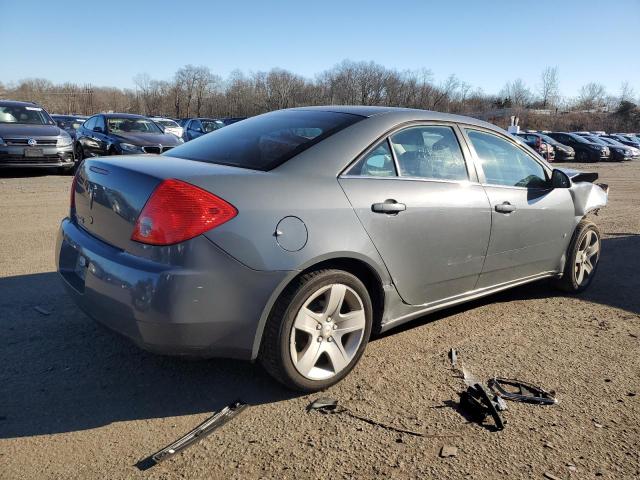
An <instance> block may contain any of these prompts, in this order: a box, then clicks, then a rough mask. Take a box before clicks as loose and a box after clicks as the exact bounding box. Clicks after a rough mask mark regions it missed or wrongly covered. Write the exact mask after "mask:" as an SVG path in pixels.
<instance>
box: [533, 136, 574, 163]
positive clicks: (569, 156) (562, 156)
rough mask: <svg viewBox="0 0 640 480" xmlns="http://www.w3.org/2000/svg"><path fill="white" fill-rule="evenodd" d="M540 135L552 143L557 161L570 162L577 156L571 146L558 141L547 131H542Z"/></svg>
mask: <svg viewBox="0 0 640 480" xmlns="http://www.w3.org/2000/svg"><path fill="white" fill-rule="evenodd" d="M540 136H541V137H542V140H544V141H545V142H547V143H548V144H550V145H551V146H552V147H553V149H554V150H555V153H556V157H555V161H562V162H570V161H572V160H573V159H574V158H575V156H576V152H575V150H574V149H573V148H571V147H570V146H568V145H564V144H562V143H560V142H558V141H557V140H556V139H554V138H551V137H550V136H549V135H547V134H546V133H540Z"/></svg>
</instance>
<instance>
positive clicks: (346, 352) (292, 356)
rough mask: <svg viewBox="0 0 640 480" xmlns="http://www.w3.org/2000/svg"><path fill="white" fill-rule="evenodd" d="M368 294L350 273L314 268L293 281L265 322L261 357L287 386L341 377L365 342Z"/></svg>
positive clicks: (305, 387) (314, 385)
mask: <svg viewBox="0 0 640 480" xmlns="http://www.w3.org/2000/svg"><path fill="white" fill-rule="evenodd" d="M372 318H373V311H372V305H371V299H370V297H369V293H368V291H367V288H366V287H365V286H364V284H363V283H362V282H361V281H360V280H359V279H358V278H357V277H355V276H354V275H352V274H350V273H347V272H344V271H341V270H318V271H315V272H311V273H308V274H305V275H302V276H301V277H299V278H298V279H296V280H295V281H294V282H293V283H292V285H290V286H289V287H288V288H287V289H286V290H285V292H284V293H283V294H282V295H281V297H280V298H279V299H278V301H277V302H276V305H275V306H274V309H273V311H272V312H271V315H270V316H269V319H268V320H267V324H266V326H265V331H264V336H263V339H262V346H261V350H260V361H261V363H262V365H263V366H264V368H265V369H266V370H267V371H268V372H269V373H270V374H271V375H272V376H273V377H275V378H276V379H277V380H278V381H280V382H281V383H283V384H284V385H285V386H287V387H289V388H291V389H294V390H300V391H304V392H315V391H318V390H323V389H325V388H327V387H329V386H331V385H333V384H335V383H337V382H339V381H340V380H342V379H343V378H344V377H345V376H346V375H347V374H348V373H349V372H350V371H351V370H352V369H353V367H355V365H356V363H358V361H359V360H360V357H361V356H362V354H363V352H364V349H365V347H366V345H367V343H368V341H369V335H370V333H371V324H372Z"/></svg>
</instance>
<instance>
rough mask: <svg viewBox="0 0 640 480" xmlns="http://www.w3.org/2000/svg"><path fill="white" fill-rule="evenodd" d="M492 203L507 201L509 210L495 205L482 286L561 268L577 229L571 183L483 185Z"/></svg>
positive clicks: (479, 283)
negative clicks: (499, 209) (534, 186)
mask: <svg viewBox="0 0 640 480" xmlns="http://www.w3.org/2000/svg"><path fill="white" fill-rule="evenodd" d="M485 190H486V191H487V195H488V196H489V200H490V201H491V205H498V204H501V203H503V202H509V203H511V205H513V206H515V207H516V210H515V211H514V212H513V213H509V214H505V213H499V212H497V211H496V210H495V208H494V209H493V210H492V217H493V219H492V228H491V242H490V243H489V249H488V251H487V259H486V261H485V265H484V268H483V271H482V275H481V276H480V280H479V281H478V288H484V287H489V286H491V285H495V284H498V283H502V282H505V281H511V280H516V279H518V278H523V277H527V276H530V275H535V274H538V273H540V272H544V271H552V270H559V269H560V268H561V258H562V255H563V254H564V252H565V250H566V248H567V245H568V244H569V241H570V240H571V235H572V233H573V228H574V226H575V224H574V215H573V210H574V207H573V201H572V199H571V194H570V193H569V189H567V188H556V189H546V190H543V189H526V188H518V187H514V188H509V187H498V186H485Z"/></svg>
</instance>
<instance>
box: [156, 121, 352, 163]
mask: <svg viewBox="0 0 640 480" xmlns="http://www.w3.org/2000/svg"><path fill="white" fill-rule="evenodd" d="M364 118H365V117H362V116H360V115H352V114H349V113H337V112H324V111H317V110H279V111H275V112H271V113H267V114H265V115H258V116H257V117H252V118H249V119H247V120H243V121H242V122H238V123H237V124H234V126H233V128H219V129H218V130H216V131H214V132H211V133H210V134H209V135H203V136H201V137H199V138H196V139H195V140H192V141H190V142H187V143H185V144H184V145H180V146H179V147H176V148H173V149H171V150H169V151H168V152H167V153H163V155H166V156H168V157H180V158H186V159H188V160H197V161H201V162H209V163H217V164H221V165H232V166H236V167H242V168H250V169H254V170H271V169H272V168H275V167H277V166H278V165H280V164H282V163H284V162H286V161H288V160H289V159H291V158H293V157H295V156H296V155H298V154H299V153H301V152H303V151H304V150H306V149H308V148H310V147H312V146H313V145H315V144H316V143H318V142H321V141H322V140H324V139H325V138H328V137H330V136H331V135H333V134H334V133H336V132H338V131H340V130H342V129H344V128H347V127H348V126H350V125H353V124H354V123H356V122H358V121H360V120H363V119H364Z"/></svg>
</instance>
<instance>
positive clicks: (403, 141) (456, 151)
mask: <svg viewBox="0 0 640 480" xmlns="http://www.w3.org/2000/svg"><path fill="white" fill-rule="evenodd" d="M339 182H340V185H341V186H342V188H343V190H344V191H345V193H346V195H347V197H348V198H349V201H350V202H351V204H352V206H353V208H354V209H355V212H356V214H357V216H358V218H359V219H360V222H361V223H362V225H363V226H364V228H365V230H366V231H367V233H368V234H369V236H370V237H371V240H372V241H373V243H374V245H375V247H376V248H377V250H378V251H379V252H380V255H381V257H382V259H383V261H384V262H385V265H386V266H387V269H388V270H389V273H390V274H391V277H392V279H393V282H394V284H395V286H396V288H397V290H398V293H399V294H400V296H401V297H402V299H403V300H404V301H405V302H406V303H408V304H412V305H423V304H428V303H431V302H435V301H438V300H443V299H445V298H449V297H453V296H456V295H459V294H462V293H464V292H467V291H470V290H473V289H474V287H475V284H476V282H477V280H478V277H479V275H480V273H481V270H482V265H483V263H484V256H485V253H486V250H487V245H488V242H489V234H490V223H491V212H490V208H489V203H488V201H487V196H486V194H485V192H484V190H483V188H482V186H481V185H480V184H479V183H478V182H477V177H476V173H475V171H474V170H473V168H470V165H469V164H468V162H467V160H466V159H465V156H464V155H463V150H462V147H461V144H460V142H459V131H458V129H457V127H455V126H454V125H435V124H433V125H417V126H411V127H407V128H404V129H401V130H399V131H397V132H395V133H393V134H392V135H390V136H389V137H388V138H385V139H384V140H382V141H381V142H380V143H378V144H377V145H375V146H373V147H372V148H370V149H369V150H368V151H367V152H365V153H364V154H363V155H362V156H361V158H360V159H359V160H357V161H356V162H355V163H354V165H353V166H351V167H350V168H349V169H348V170H347V171H346V172H345V173H344V174H343V175H341V176H340V178H339Z"/></svg>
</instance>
